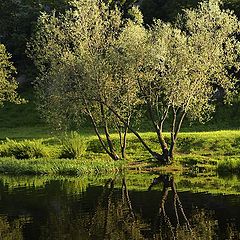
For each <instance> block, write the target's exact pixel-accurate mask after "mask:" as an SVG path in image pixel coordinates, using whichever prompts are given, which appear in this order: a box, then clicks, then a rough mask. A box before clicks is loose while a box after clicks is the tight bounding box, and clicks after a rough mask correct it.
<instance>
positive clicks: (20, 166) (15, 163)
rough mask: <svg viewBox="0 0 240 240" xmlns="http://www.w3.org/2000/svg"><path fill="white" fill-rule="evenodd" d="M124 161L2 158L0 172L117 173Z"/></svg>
mask: <svg viewBox="0 0 240 240" xmlns="http://www.w3.org/2000/svg"><path fill="white" fill-rule="evenodd" d="M123 164H124V162H120V161H118V162H114V161H109V160H105V161H104V160H103V159H100V160H98V159H88V160H85V159H84V160H66V159H64V160H62V159H46V158H40V159H27V160H17V159H13V158H1V159H0V173H2V174H10V175H69V176H82V175H84V174H105V173H108V172H109V173H114V172H115V173H117V172H121V171H122V169H123Z"/></svg>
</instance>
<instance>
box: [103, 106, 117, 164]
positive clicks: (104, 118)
mask: <svg viewBox="0 0 240 240" xmlns="http://www.w3.org/2000/svg"><path fill="white" fill-rule="evenodd" d="M100 107H101V114H102V119H103V122H104V132H105V136H106V139H107V143H108V147H109V151H110V153H111V155H110V156H111V158H112V159H113V160H119V156H118V155H117V153H116V150H115V148H114V145H113V142H112V140H111V137H110V134H109V131H108V124H107V119H106V116H105V112H104V106H103V104H102V103H101V104H100Z"/></svg>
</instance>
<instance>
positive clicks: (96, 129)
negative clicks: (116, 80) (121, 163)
mask: <svg viewBox="0 0 240 240" xmlns="http://www.w3.org/2000/svg"><path fill="white" fill-rule="evenodd" d="M86 110H87V112H88V115H89V117H90V120H91V122H92V125H93V128H94V131H95V133H96V135H97V137H98V140H99V141H100V143H101V145H102V147H103V149H104V150H105V152H106V153H107V154H108V155H109V156H110V157H111V158H112V159H113V160H116V156H115V155H114V154H112V153H111V152H110V151H109V150H108V148H107V147H106V145H105V143H104V141H103V139H102V137H101V135H100V133H99V131H98V128H97V124H96V122H95V120H94V117H93V115H92V113H91V111H90V110H89V109H88V108H87V107H86Z"/></svg>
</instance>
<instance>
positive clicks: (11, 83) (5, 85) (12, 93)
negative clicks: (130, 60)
mask: <svg viewBox="0 0 240 240" xmlns="http://www.w3.org/2000/svg"><path fill="white" fill-rule="evenodd" d="M9 59H10V55H9V54H8V53H7V52H6V48H5V46H4V45H3V44H0V107H2V106H3V105H4V102H13V103H21V102H22V101H23V100H21V99H20V98H19V97H18V94H17V92H16V89H17V86H18V84H17V82H16V81H15V79H14V75H15V74H16V70H15V68H14V67H13V64H12V63H11V62H10V61H9Z"/></svg>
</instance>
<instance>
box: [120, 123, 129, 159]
mask: <svg viewBox="0 0 240 240" xmlns="http://www.w3.org/2000/svg"><path fill="white" fill-rule="evenodd" d="M127 132H128V127H126V126H125V127H124V134H123V144H122V146H121V152H122V158H123V159H125V158H126V147H127Z"/></svg>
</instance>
